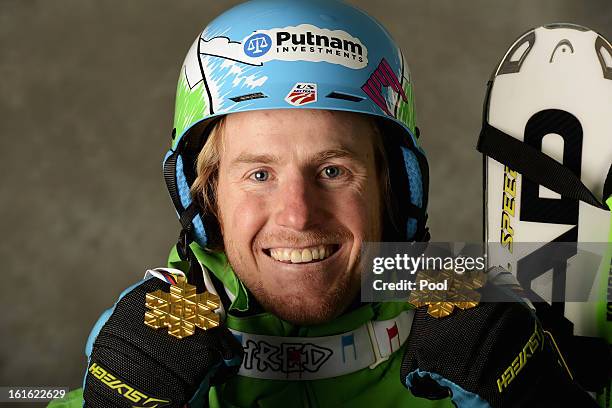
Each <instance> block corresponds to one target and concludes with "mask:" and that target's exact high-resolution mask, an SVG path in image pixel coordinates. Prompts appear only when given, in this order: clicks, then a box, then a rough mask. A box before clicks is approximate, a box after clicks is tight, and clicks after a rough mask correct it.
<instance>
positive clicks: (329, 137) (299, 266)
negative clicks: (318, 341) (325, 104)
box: [217, 109, 381, 324]
mask: <svg viewBox="0 0 612 408" xmlns="http://www.w3.org/2000/svg"><path fill="white" fill-rule="evenodd" d="M375 137H379V135H378V134H377V132H376V131H375V128H374V124H373V121H372V120H371V119H369V118H367V117H364V116H360V115H358V114H353V113H346V112H331V111H322V110H310V109H284V110H268V111H254V112H242V113H234V114H231V115H229V116H228V117H227V119H226V124H225V129H224V132H223V142H222V144H221V146H220V149H221V158H220V164H219V179H218V186H217V203H218V214H219V218H220V224H221V230H222V233H223V241H224V245H225V250H226V253H227V256H228V259H229V261H230V264H231V265H232V267H233V269H234V271H235V272H236V274H237V275H238V277H239V278H240V279H241V280H242V282H243V283H244V284H245V285H246V286H247V287H248V288H249V290H250V291H251V292H252V293H253V294H254V295H255V297H256V298H257V300H258V301H259V302H260V303H261V304H262V306H263V307H264V308H265V309H266V310H267V311H269V312H272V313H274V314H275V315H277V316H279V317H280V318H282V319H285V320H287V321H290V322H292V323H297V324H315V323H321V322H325V321H328V320H331V319H332V318H334V317H336V316H338V315H339V314H341V313H342V312H343V311H344V310H345V309H346V308H347V306H348V305H349V304H350V303H351V301H352V300H353V299H354V298H355V296H356V295H357V293H358V291H359V287H360V274H359V273H360V272H359V268H358V260H359V255H360V251H361V247H362V243H363V242H364V241H378V240H380V235H381V232H380V229H381V210H380V208H381V203H380V190H379V183H378V177H377V174H376V165H375V160H374V142H373V140H374V138H375Z"/></svg>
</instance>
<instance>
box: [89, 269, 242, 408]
mask: <svg viewBox="0 0 612 408" xmlns="http://www.w3.org/2000/svg"><path fill="white" fill-rule="evenodd" d="M169 288H170V284H169V283H166V282H164V281H162V280H161V279H158V278H149V279H147V280H145V281H143V282H142V283H139V284H137V285H135V286H133V287H131V288H129V289H127V290H126V291H125V292H124V293H123V294H122V295H121V297H120V298H119V300H118V302H117V303H116V304H115V306H114V307H113V308H112V309H109V310H108V311H107V312H105V313H104V314H103V315H102V317H101V318H100V320H99V321H98V323H97V324H96V327H94V330H93V331H92V335H90V340H89V341H88V347H87V349H88V350H87V352H88V353H87V354H88V356H89V364H88V369H87V372H86V378H85V383H84V390H83V397H84V400H85V405H84V406H86V407H96V408H99V407H133V406H138V407H183V406H184V405H185V404H186V403H188V402H190V401H192V402H194V401H196V400H197V401H198V402H197V404H194V405H199V404H205V405H207V404H208V388H209V385H210V384H211V383H216V382H219V381H221V380H223V379H225V378H228V376H230V375H233V374H235V373H236V372H237V371H238V368H239V367H240V363H241V362H242V347H241V345H240V343H238V341H237V340H236V339H235V338H234V336H233V335H232V334H231V332H230V331H229V330H228V329H227V328H225V327H216V328H214V329H209V330H206V331H204V330H201V329H199V328H196V330H195V333H194V334H193V335H191V336H188V337H185V338H182V339H179V338H176V337H173V336H171V335H169V334H168V329H167V328H160V329H153V328H151V327H148V326H146V325H145V324H144V314H145V311H146V310H147V309H146V306H145V296H146V293H149V292H154V291H156V290H158V289H161V290H163V291H164V292H169ZM98 330H99V332H98V333H97V336H96V332H97V331H98Z"/></svg>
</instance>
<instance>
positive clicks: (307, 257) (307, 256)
mask: <svg viewBox="0 0 612 408" xmlns="http://www.w3.org/2000/svg"><path fill="white" fill-rule="evenodd" d="M310 261H312V252H310V249H302V262H310Z"/></svg>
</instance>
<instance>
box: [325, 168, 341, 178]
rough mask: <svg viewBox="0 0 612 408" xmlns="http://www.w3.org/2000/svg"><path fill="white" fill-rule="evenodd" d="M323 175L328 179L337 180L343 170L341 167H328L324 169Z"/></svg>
mask: <svg viewBox="0 0 612 408" xmlns="http://www.w3.org/2000/svg"><path fill="white" fill-rule="evenodd" d="M323 174H324V175H325V177H326V178H336V177H339V176H341V175H342V170H341V169H340V167H336V166H327V167H326V168H324V169H323Z"/></svg>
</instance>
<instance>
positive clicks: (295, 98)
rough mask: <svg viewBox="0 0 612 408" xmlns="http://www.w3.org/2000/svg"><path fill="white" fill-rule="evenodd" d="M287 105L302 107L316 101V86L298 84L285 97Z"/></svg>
mask: <svg viewBox="0 0 612 408" xmlns="http://www.w3.org/2000/svg"><path fill="white" fill-rule="evenodd" d="M285 101H287V103H289V104H291V105H294V106H302V105H306V104H308V103H312V102H316V101H317V84H310V83H306V82H298V83H297V84H295V85H294V87H293V89H292V90H291V92H289V94H288V95H287V96H286V97H285Z"/></svg>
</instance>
